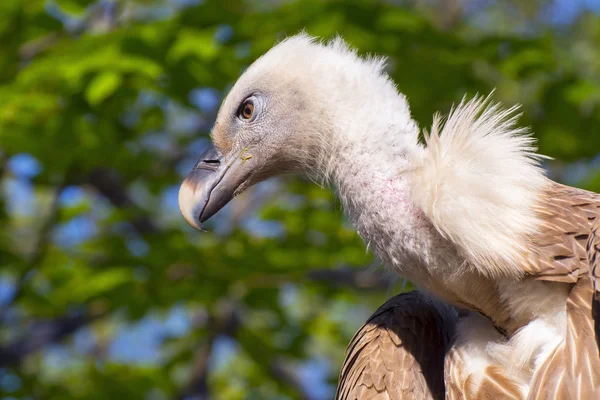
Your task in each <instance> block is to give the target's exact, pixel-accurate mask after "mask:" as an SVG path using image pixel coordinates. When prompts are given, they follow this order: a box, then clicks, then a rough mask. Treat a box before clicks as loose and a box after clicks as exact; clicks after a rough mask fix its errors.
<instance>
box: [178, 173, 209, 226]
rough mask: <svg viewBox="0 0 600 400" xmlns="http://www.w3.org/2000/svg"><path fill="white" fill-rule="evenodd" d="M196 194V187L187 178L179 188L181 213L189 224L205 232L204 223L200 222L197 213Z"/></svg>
mask: <svg viewBox="0 0 600 400" xmlns="http://www.w3.org/2000/svg"><path fill="white" fill-rule="evenodd" d="M195 193H196V185H195V184H193V182H190V181H189V180H188V179H187V178H186V179H185V180H184V181H183V183H182V184H181V187H180V188H179V197H178V203H179V211H180V212H181V215H182V216H183V219H185V221H186V222H187V223H188V224H190V225H191V226H192V227H194V228H196V229H198V230H200V231H205V229H204V226H203V225H202V222H203V221H200V216H199V215H196V212H195V211H196V209H197V208H196V207H195V201H194V197H195V196H194V195H195Z"/></svg>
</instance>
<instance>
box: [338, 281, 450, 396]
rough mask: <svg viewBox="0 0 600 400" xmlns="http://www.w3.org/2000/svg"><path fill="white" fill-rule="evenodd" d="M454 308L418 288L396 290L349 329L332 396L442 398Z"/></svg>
mask: <svg viewBox="0 0 600 400" xmlns="http://www.w3.org/2000/svg"><path fill="white" fill-rule="evenodd" d="M457 319H458V315H457V312H456V311H455V310H454V309H453V308H452V307H450V306H447V305H445V304H442V303H439V302H436V301H434V300H432V299H431V298H429V297H427V296H426V295H424V294H422V293H420V292H410V293H403V294H400V295H397V296H395V297H393V298H391V299H390V300H388V301H387V302H386V303H385V304H384V305H382V306H381V307H380V308H379V309H378V310H377V311H376V312H375V313H374V314H373V315H372V316H371V317H370V318H369V320H368V321H367V322H366V323H365V324H364V325H363V326H362V327H361V329H360V330H359V331H358V332H357V333H356V334H355V335H354V337H353V338H352V341H351V342H350V344H349V345H348V349H347V351H346V359H345V361H344V364H343V366H342V370H341V373H340V379H339V384H338V390H337V394H336V399H337V400H342V399H343V400H357V399H361V400H369V399H389V400H393V399H398V400H399V399H418V400H421V399H424V400H426V399H436V400H437V399H443V398H444V397H445V388H444V358H445V356H446V353H447V351H448V348H449V347H450V345H451V341H452V339H453V336H454V332H455V326H456V321H457Z"/></svg>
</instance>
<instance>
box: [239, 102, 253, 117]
mask: <svg viewBox="0 0 600 400" xmlns="http://www.w3.org/2000/svg"><path fill="white" fill-rule="evenodd" d="M253 115H254V103H252V101H250V100H246V101H245V102H244V104H242V108H241V109H240V118H241V119H251V118H252V116H253Z"/></svg>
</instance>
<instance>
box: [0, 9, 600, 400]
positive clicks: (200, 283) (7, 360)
mask: <svg viewBox="0 0 600 400" xmlns="http://www.w3.org/2000/svg"><path fill="white" fill-rule="evenodd" d="M599 14H600V1H596V0H531V1H522V0H505V1H493V0H405V1H402V0H397V1H391V0H390V1H366V0H363V1H358V0H356V1H344V2H341V1H315V0H305V1H282V0H270V1H251V0H247V1H243V0H176V1H165V0H163V1H160V0H146V1H143V0H128V1H125V0H124V1H114V0H2V1H0V168H1V169H0V175H1V176H0V179H1V180H0V183H1V186H0V189H1V197H0V201H1V203H0V398H1V399H7V400H8V399H109V398H116V399H148V400H151V399H152V400H155V399H156V400H159V399H175V398H181V399H209V398H210V399H314V400H317V399H328V398H331V397H332V395H333V392H334V389H335V384H336V380H337V373H338V369H339V366H340V365H341V362H342V360H343V353H344V348H345V346H346V344H347V343H348V341H349V340H350V338H351V336H352V334H353V333H354V332H355V331H356V330H357V329H358V327H359V326H360V324H361V323H362V322H363V321H364V320H365V319H366V318H367V317H368V316H369V314H370V313H371V312H372V311H374V310H375V309H376V308H377V306H378V305H380V304H381V303H383V302H384V300H385V299H386V298H388V297H391V296H392V295H393V294H395V293H398V292H399V291H401V290H403V289H406V288H407V287H410V284H409V283H406V282H402V281H399V280H397V279H394V278H393V277H391V276H388V275H386V273H385V271H384V270H383V268H382V267H381V266H380V265H379V263H378V262H377V261H376V260H374V259H373V258H372V257H371V256H370V255H369V254H367V253H366V252H365V247H364V245H363V244H362V243H361V242H360V240H359V239H358V238H357V236H356V234H355V232H354V231H353V230H352V229H351V227H350V226H349V225H348V223H347V222H346V221H345V220H344V216H343V212H342V211H341V209H340V205H339V203H338V202H337V201H336V200H335V197H334V196H333V195H332V194H331V193H330V191H329V190H326V189H321V188H319V187H317V186H316V185H314V184H313V183H310V182H307V181H304V180H302V179H299V178H294V177H286V178H282V179H279V180H273V181H270V182H266V183H264V184H261V185H259V186H257V187H256V188H254V189H253V190H251V191H249V192H248V193H246V194H245V195H243V196H242V197H240V198H236V200H235V201H233V202H232V203H231V204H230V205H229V206H228V207H227V208H226V209H225V210H224V212H222V213H220V214H219V215H218V216H217V217H215V218H214V219H213V220H212V221H211V222H210V224H209V225H208V227H209V230H210V232H208V233H200V232H197V231H194V230H192V229H191V228H190V227H188V226H187V224H185V222H184V221H183V219H182V218H181V216H180V214H179V211H178V208H177V191H178V186H179V183H180V182H181V180H182V178H183V176H184V175H185V174H186V172H187V171H188V170H189V169H190V168H191V166H192V164H193V163H194V161H196V158H197V156H198V155H199V154H200V152H201V151H202V150H203V148H204V147H205V146H206V144H207V140H208V139H207V137H208V136H207V135H208V132H209V130H210V127H211V124H212V121H213V120H214V117H215V113H216V111H217V109H218V106H219V103H220V101H221V100H222V98H223V96H224V95H225V94H226V93H227V90H228V88H230V87H231V85H232V83H233V82H234V81H235V79H236V77H237V76H238V75H239V74H240V73H241V72H242V71H243V70H244V68H245V67H247V66H248V65H249V64H250V63H251V62H252V60H254V59H255V58H256V57H258V56H259V55H260V54H262V53H263V52H265V51H266V50H268V49H269V48H270V47H271V46H272V45H273V44H274V43H276V42H277V41H278V40H281V39H282V38H284V37H285V36H286V35H290V34H294V33H297V32H298V31H300V30H301V29H304V28H305V29H306V30H307V31H308V32H309V33H311V34H313V35H318V36H321V37H325V38H327V37H331V36H333V35H335V34H336V33H340V34H341V35H343V37H344V38H346V39H347V40H348V41H349V42H350V43H351V44H352V45H354V46H356V47H358V48H359V49H360V52H361V53H366V52H374V53H379V54H385V55H388V56H389V71H390V73H391V75H392V76H393V78H394V80H395V81H396V82H397V83H398V86H399V88H400V90H401V91H402V92H403V93H405V94H406V95H407V96H408V98H409V100H410V103H411V106H412V110H413V114H414V117H415V118H416V119H417V120H418V122H419V124H420V125H421V126H422V127H427V126H429V125H430V124H431V121H432V115H433V113H434V112H436V111H441V112H447V111H448V110H449V109H450V107H451V105H452V103H456V102H458V101H460V99H461V98H462V96H463V95H464V94H468V95H474V94H475V93H477V92H479V93H483V94H485V93H488V92H489V91H490V90H492V89H493V88H497V92H496V95H495V98H496V99H497V100H501V101H503V102H504V103H506V104H509V105H512V104H513V103H522V104H523V111H524V116H523V118H522V120H521V122H522V124H524V125H528V126H531V127H532V129H533V130H534V132H535V133H536V135H537V137H538V138H539V143H540V148H541V151H542V152H543V153H545V154H547V155H550V156H552V157H554V158H555V159H556V161H549V162H547V163H546V166H547V168H548V170H549V173H550V174H551V176H552V177H553V178H554V179H557V180H559V181H561V182H565V183H568V184H572V185H576V186H580V187H586V188H589V189H593V190H597V191H599V190H600V157H598V154H599V153H600V108H599V107H600V15H599Z"/></svg>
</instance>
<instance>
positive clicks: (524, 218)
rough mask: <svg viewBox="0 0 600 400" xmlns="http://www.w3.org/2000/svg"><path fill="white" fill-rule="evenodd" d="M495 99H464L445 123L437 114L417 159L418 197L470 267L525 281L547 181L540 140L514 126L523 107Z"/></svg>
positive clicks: (414, 191) (415, 195)
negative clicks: (525, 257) (525, 258)
mask: <svg viewBox="0 0 600 400" xmlns="http://www.w3.org/2000/svg"><path fill="white" fill-rule="evenodd" d="M489 99H490V97H489V96H488V97H485V98H484V97H475V98H473V99H472V100H470V101H465V99H463V101H462V102H461V103H460V104H459V105H458V107H456V108H455V109H453V110H452V111H451V112H450V115H449V116H448V119H447V121H446V123H445V124H443V123H442V118H441V117H440V116H439V115H436V116H435V117H434V121H433V126H432V129H431V134H427V133H425V141H426V145H427V146H426V148H425V150H424V151H423V152H421V153H420V154H418V155H416V157H415V158H416V160H414V162H415V165H416V168H415V170H414V172H413V173H414V179H413V180H412V182H413V187H412V196H413V198H414V201H415V202H416V203H417V204H418V205H419V206H420V207H421V209H422V210H423V212H424V213H425V215H426V216H427V217H428V218H429V220H430V221H431V222H432V224H433V225H434V226H435V228H436V229H437V230H438V231H439V232H440V233H441V234H442V235H443V236H444V237H445V238H446V239H448V240H450V241H452V242H453V243H455V245H456V246H457V247H458V249H459V251H460V252H461V253H462V254H463V256H464V257H465V258H466V260H467V261H468V265H470V266H472V267H474V268H476V269H477V270H479V271H480V272H481V273H483V274H484V275H486V276H519V275H522V268H521V267H520V266H519V265H518V259H519V257H520V256H521V255H522V254H523V253H524V252H526V247H527V243H528V240H529V238H530V237H531V236H532V235H534V234H535V233H537V232H538V227H539V226H540V220H539V218H538V217H537V215H536V213H535V211H534V206H535V204H536V202H537V201H538V200H539V199H540V195H541V193H542V191H543V190H544V188H545V187H546V186H547V185H548V184H549V180H548V179H547V178H546V177H545V173H544V170H543V169H542V167H541V166H540V160H541V159H542V158H543V156H540V155H538V154H537V153H536V147H535V140H534V139H533V138H532V137H531V136H530V133H529V131H528V130H527V129H526V128H519V127H516V124H515V122H516V119H517V117H518V116H519V115H516V114H515V111H516V110H517V108H518V107H512V108H510V109H507V110H503V109H501V108H500V105H499V104H497V103H496V104H494V103H491V102H490V100H489Z"/></svg>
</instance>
